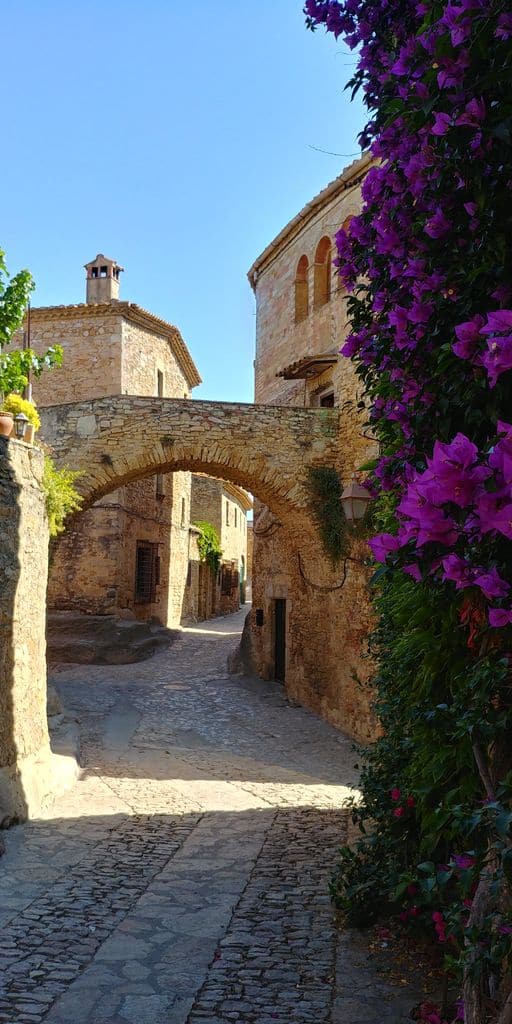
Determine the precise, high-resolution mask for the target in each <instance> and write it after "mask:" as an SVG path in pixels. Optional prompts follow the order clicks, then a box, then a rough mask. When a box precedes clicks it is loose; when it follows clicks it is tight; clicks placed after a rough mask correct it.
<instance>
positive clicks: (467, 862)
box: [452, 853, 475, 871]
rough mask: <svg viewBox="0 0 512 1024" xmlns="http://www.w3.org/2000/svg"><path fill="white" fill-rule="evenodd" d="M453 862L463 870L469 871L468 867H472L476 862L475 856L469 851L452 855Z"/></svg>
mask: <svg viewBox="0 0 512 1024" xmlns="http://www.w3.org/2000/svg"><path fill="white" fill-rule="evenodd" d="M452 860H453V863H454V864H455V867H456V868H459V869H460V870H461V871H467V870H468V868H472V867H473V866H474V863H475V858H474V857H471V856H470V855H469V854H468V853H456V854H455V855H454V856H453V857H452Z"/></svg>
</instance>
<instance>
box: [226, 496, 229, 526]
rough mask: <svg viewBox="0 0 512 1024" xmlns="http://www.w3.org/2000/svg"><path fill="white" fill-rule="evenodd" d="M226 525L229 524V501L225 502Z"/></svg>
mask: <svg viewBox="0 0 512 1024" xmlns="http://www.w3.org/2000/svg"><path fill="white" fill-rule="evenodd" d="M226 526H229V501H227V502H226Z"/></svg>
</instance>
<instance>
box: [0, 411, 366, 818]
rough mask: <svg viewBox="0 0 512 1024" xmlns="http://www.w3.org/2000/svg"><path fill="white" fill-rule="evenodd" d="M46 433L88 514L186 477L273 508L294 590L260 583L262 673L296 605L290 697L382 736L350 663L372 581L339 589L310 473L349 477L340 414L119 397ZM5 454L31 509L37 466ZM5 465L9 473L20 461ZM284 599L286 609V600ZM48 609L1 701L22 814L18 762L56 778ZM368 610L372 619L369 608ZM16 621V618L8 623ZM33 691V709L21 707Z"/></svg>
mask: <svg viewBox="0 0 512 1024" xmlns="http://www.w3.org/2000/svg"><path fill="white" fill-rule="evenodd" d="M41 434H42V437H43V439H44V440H45V441H46V442H47V443H48V444H49V445H50V446H51V448H52V449H53V453H54V456H55V458H56V461H57V462H58V463H59V464H61V465H67V466H69V467H70V468H73V469H79V470H80V471H81V474H82V475H81V477H80V480H79V484H78V486H79V490H80V491H81V492H82V495H83V498H84V508H87V507H89V506H91V505H92V504H94V502H95V501H97V500H98V499H99V498H101V497H102V496H104V495H106V494H108V493H109V492H110V491H113V490H115V489H116V488H118V487H120V486H122V485H123V484H125V483H129V482H130V481H134V480H137V479H139V478H142V477H144V476H149V475H151V474H155V473H172V472H174V471H178V470H192V471H198V472H203V473H206V474H208V475H211V476H217V477H220V478H224V479H227V480H231V481H233V482H234V483H236V484H239V485H241V486H242V487H245V488H246V489H247V490H249V491H251V492H252V493H254V494H255V495H256V496H257V497H258V498H259V500H260V501H261V502H262V503H264V504H265V505H266V506H268V508H269V509H270V511H271V513H272V517H271V518H272V520H273V524H274V526H273V527H272V530H270V531H268V539H269V540H270V541H271V542H272V538H273V542H274V543H278V544H279V545H280V548H281V551H283V550H284V551H285V552H286V563H287V566H288V570H289V571H288V575H287V578H286V580H281V581H274V582H273V583H272V582H271V583H270V584H269V583H268V581H267V583H266V585H265V587H264V588H262V587H261V586H260V587H259V588H258V581H257V576H256V574H255V578H254V595H253V596H254V603H255V606H256V611H257V614H256V615H254V616H253V617H252V620H251V622H250V623H249V627H248V631H247V636H246V638H245V640H246V645H245V646H246V647H247V646H248V648H249V651H250V655H251V659H250V660H251V663H252V665H253V667H254V670H255V671H256V672H257V673H258V674H259V675H261V676H262V677H263V678H268V677H269V676H271V672H272V670H271V667H270V661H269V658H270V655H269V650H270V648H271V646H272V629H273V625H272V609H273V606H274V602H275V601H276V600H286V601H287V616H288V617H289V618H288V620H287V659H288V660H287V671H286V685H287V689H288V692H289V693H290V695H291V696H293V697H295V698H296V699H298V700H299V701H300V702H301V703H303V704H305V705H307V706H309V707H311V708H313V709H314V710H316V711H318V712H319V713H320V714H322V715H323V716H324V717H325V718H327V719H328V720H330V721H332V722H334V724H336V725H339V726H341V727H342V728H345V729H346V730H347V731H349V732H351V733H352V734H353V735H355V736H357V737H358V738H368V736H369V734H370V733H371V731H372V729H373V721H370V718H371V716H370V715H369V712H368V699H367V698H366V697H363V698H360V697H358V696H357V695H356V694H355V689H356V688H355V686H354V683H353V666H352V664H351V660H350V659H351V658H352V656H353V655H354V652H355V651H356V650H358V648H359V646H360V643H361V640H362V639H364V636H365V634H366V629H367V622H365V621H364V614H363V615H359V616H358V614H355V610H356V607H357V602H358V600H360V599H361V598H362V589H363V587H364V578H362V576H361V573H359V574H358V573H356V572H354V573H352V574H351V573H349V577H348V579H347V587H346V588H345V590H344V591H343V596H342V600H341V601H340V595H339V588H336V586H335V578H336V575H337V570H336V569H335V568H333V566H332V565H331V563H330V562H329V559H328V558H327V557H326V555H325V552H324V550H323V547H322V543H321V540H320V535H319V531H318V526H317V522H316V518H315V509H314V508H313V507H312V504H311V495H310V490H309V486H308V484H309V478H308V474H309V471H310V469H312V468H314V467H317V466H334V467H336V468H337V469H338V470H339V471H340V474H341V475H342V476H343V475H344V473H343V466H342V465H340V462H341V450H340V443H339V440H340V439H339V413H338V411H337V410H335V409H321V410H318V409H310V408H308V409H302V408H296V407H276V406H256V405H242V404H238V403H237V404H231V403H230V404H228V403H216V402H202V401H190V400H177V399H163V398H138V397H133V396H119V397H112V398H104V399H99V400H92V401H86V402H80V403H70V404H67V405H58V406H51V407H47V408H45V409H44V410H43V411H42V431H41ZM5 444H6V446H7V447H6V452H7V454H9V452H10V453H12V455H13V457H14V461H15V462H16V460H18V461H20V459H21V462H20V466H19V467H18V468H17V470H16V473H14V475H13V474H11V476H12V481H11V478H10V477H9V473H7V480H6V488H7V490H9V488H11V490H10V494H9V496H8V499H9V500H8V502H7V504H9V501H10V503H11V504H14V505H15V506H16V508H21V507H22V506H23V503H24V502H26V501H27V500H28V499H27V494H24V488H25V487H27V488H28V487H30V486H33V481H32V480H31V479H29V477H30V473H29V471H28V470H27V467H26V466H25V468H24V469H23V467H22V466H21V463H23V465H25V462H26V459H25V462H24V456H23V452H24V451H26V446H25V445H20V444H19V443H18V442H12V441H9V442H5ZM18 449H20V451H19V452H18ZM40 458H41V456H40V453H38V452H36V451H35V450H33V459H34V460H35V461H36V462H37V459H40ZM11 461H12V460H11ZM29 461H30V460H29ZM4 462H5V463H6V465H7V464H8V463H9V458H7V460H5V459H4ZM20 467H21V468H20ZM27 474H28V476H27ZM345 475H346V474H345ZM4 497H5V496H4ZM4 505H5V501H4ZM38 508H39V510H40V512H39V515H40V519H41V538H42V543H41V544H40V545H39V548H38V552H39V554H38V558H40V560H41V565H36V564H32V565H31V566H30V572H31V573H32V574H33V575H34V576H35V575H37V576H38V578H39V579H40V580H45V579H46V570H47V566H46V558H45V555H46V550H45V530H46V526H45V523H44V510H43V508H42V502H39V505H38ZM24 522H26V520H24V516H23V515H22V514H21V515H19V516H18V517H17V518H16V519H15V520H13V529H14V532H13V531H11V533H13V536H12V537H10V538H9V539H7V540H6V551H7V559H9V558H10V559H11V571H12V573H13V575H14V578H15V580H14V582H15V583H16V581H18V582H19V581H21V580H22V579H23V580H25V582H26V580H27V564H26V560H25V559H24V555H23V551H24V544H25V541H24V537H23V534H24ZM276 524H277V526H276ZM43 563H44V564H43ZM304 570H306V571H304ZM29 575H30V574H29ZM313 581H316V584H315V582H313ZM277 583H279V587H280V588H281V589H279V588H278V589H279V593H278V590H276V585H275V584H277ZM283 587H284V590H283ZM284 591H286V598H283V596H282V593H284ZM37 603H38V607H37V614H36V615H35V617H32V619H30V620H27V621H26V622H24V621H23V619H19V620H17V621H16V622H15V623H14V626H13V630H14V632H13V634H12V636H10V642H11V641H12V645H14V646H16V645H17V646H18V649H19V650H21V651H24V652H27V651H28V653H27V655H26V657H25V658H24V661H23V663H22V662H21V661H20V660H18V663H17V666H16V665H14V667H12V666H11V668H12V670H11V669H9V668H8V669H7V670H6V672H5V673H4V678H2V679H1V680H0V690H3V693H0V698H1V700H2V701H3V702H4V704H6V706H8V707H9V708H10V710H11V711H12V715H11V718H10V721H11V725H12V722H13V721H14V720H16V721H17V722H18V726H19V730H20V735H19V737H18V741H17V743H16V744H14V747H13V743H12V736H11V737H10V738H9V737H8V736H7V737H6V750H8V751H9V756H10V755H11V754H13V752H14V754H15V761H14V762H13V761H12V760H11V762H10V763H7V762H6V761H5V758H4V764H1V763H0V773H1V770H2V769H6V770H7V776H8V779H9V780H10V783H9V785H10V784H11V783H12V787H13V790H16V786H18V796H16V794H15V798H14V800H13V806H16V807H17V808H18V812H20V811H21V812H22V811H23V806H22V805H23V799H20V798H19V790H20V787H21V791H22V792H24V793H25V794H26V792H27V784H26V783H25V782H24V781H23V779H22V778H21V776H20V771H19V763H18V762H19V760H20V758H22V757H25V767H26V766H27V765H28V761H27V757H26V756H25V755H27V756H29V761H30V765H32V768H30V765H29V767H28V768H27V771H28V773H29V775H30V772H31V771H32V774H33V773H34V771H36V772H37V773H38V774H39V777H40V778H42V777H43V775H44V770H45V769H44V767H43V766H42V762H41V758H40V756H39V754H40V750H39V749H38V748H37V742H38V741H37V740H36V739H35V738H34V737H37V736H39V739H41V738H42V739H41V743H42V744H43V746H44V748H45V750H47V732H46V708H45V705H44V703H43V697H44V679H42V678H41V673H42V671H43V670H42V668H41V664H40V660H41V659H40V658H39V660H38V661H37V665H36V662H35V661H34V662H33V663H32V662H31V654H30V651H31V649H37V650H38V651H40V650H41V649H43V650H44V610H45V609H44V607H41V603H43V605H44V602H41V597H40V595H39V596H38V598H37ZM361 607H363V608H364V599H361ZM11 611H12V609H11ZM8 614H9V613H8V610H7V617H8ZM359 619H360V620H361V621H359ZM14 634H16V636H15V635H14ZM247 641H248V642H247ZM34 645H35V646H34ZM355 656H356V657H358V656H359V655H358V654H357V655H355ZM22 660H23V659H22ZM16 672H18V673H21V675H22V676H23V685H22V687H21V690H20V689H19V687H17V684H16V680H15V678H14V677H15V675H16ZM31 678H32V679H33V680H34V685H33V686H32V688H31V684H30V679H31ZM21 692H22V693H23V698H22V700H23V702H25V706H22V702H21V698H20V697H19V696H17V694H20V693H21ZM20 702H21V703H20ZM20 722H21V723H22V724H21V725H20V724H19V723H20ZM23 723H25V724H23ZM25 741H27V743H25ZM24 744H25V746H24ZM27 744H28V746H27ZM14 748H15V749H14ZM41 749H42V748H41ZM23 751H25V754H23ZM0 753H1V752H0ZM34 766H35V767H34ZM49 774H50V776H51V772H50V773H49ZM0 781H1V780H0ZM25 804H26V808H27V809H28V811H29V813H32V811H33V810H34V808H35V807H36V806H37V794H36V796H35V797H34V799H32V798H31V799H30V800H26V801H25Z"/></svg>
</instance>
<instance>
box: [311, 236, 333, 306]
mask: <svg viewBox="0 0 512 1024" xmlns="http://www.w3.org/2000/svg"><path fill="white" fill-rule="evenodd" d="M330 297H331V239H330V238H327V237H326V236H324V238H321V239H320V241H319V243H318V245H317V247H316V254H315V295H314V306H315V309H320V306H325V303H326V302H329V299H330Z"/></svg>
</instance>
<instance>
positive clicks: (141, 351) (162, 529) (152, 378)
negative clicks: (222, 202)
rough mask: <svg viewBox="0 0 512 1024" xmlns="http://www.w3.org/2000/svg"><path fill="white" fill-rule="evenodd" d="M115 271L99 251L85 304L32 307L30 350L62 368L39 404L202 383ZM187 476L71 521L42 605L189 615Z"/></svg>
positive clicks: (172, 336)
mask: <svg viewBox="0 0 512 1024" xmlns="http://www.w3.org/2000/svg"><path fill="white" fill-rule="evenodd" d="M121 272H122V267H120V266H119V264H117V263H116V262H115V260H111V259H108V258H107V257H105V256H104V255H102V254H99V255H98V256H97V257H96V259H95V260H92V261H91V262H90V263H88V264H87V265H86V273H87V278H86V289H87V291H86V302H85V303H80V304H77V305H69V306H50V307H40V308H36V309H32V310H31V317H30V334H31V336H30V344H31V345H32V347H33V348H34V349H35V350H36V351H43V350H46V349H47V348H48V347H49V346H50V345H53V344H59V345H62V347H63V350H64V361H63V365H62V367H61V368H59V369H56V370H54V371H53V372H52V373H51V374H46V375H44V376H43V377H42V379H41V380H40V381H34V383H33V398H34V400H35V402H36V404H37V405H38V407H40V408H44V407H45V406H48V405H55V404H56V403H65V402H72V401H77V400H84V399H89V398H98V397H108V396H111V395H112V396H113V395H123V394H125V395H148V396H151V395H155V396H161V397H168V398H190V397H191V391H192V388H194V387H195V386H196V385H197V384H199V383H200V382H201V378H200V376H199V373H198V371H197V368H196V366H195V364H194V362H193V360H192V357H191V355H190V353H189V351H188V348H187V346H186V344H185V342H184V341H183V338H182V336H181V334H180V332H179V330H178V329H177V328H176V327H174V326H173V325H172V324H169V323H167V322H166V321H165V320H161V319H160V318H159V317H157V316H155V315H154V314H153V313H149V312H148V311H147V310H145V309H142V307H141V306H138V305H137V304H136V303H133V302H125V301H121V300H120V298H119V277H120V274H121ZM17 340H18V343H19V344H21V335H20V336H19V337H18V339H17ZM84 429H85V428H84ZM140 430H141V431H144V422H143V421H142V420H141V423H140ZM190 480H191V474H190V473H188V472H177V473H173V474H168V475H166V476H164V475H161V474H160V475H156V476H150V477H146V478H144V479H141V480H138V481H136V482H134V483H128V484H126V485H125V486H124V487H122V488H119V489H118V490H116V491H113V492H112V493H110V494H108V495H107V496H106V497H104V498H102V499H101V500H100V501H98V502H97V503H96V504H95V505H94V506H93V507H92V508H89V509H87V510H86V511H85V512H84V513H83V514H81V515H80V516H79V517H77V519H76V521H75V522H74V523H73V524H71V526H70V528H69V529H68V530H67V531H66V533H65V534H64V535H63V536H62V538H61V539H60V541H59V543H58V545H57V547H56V550H55V554H54V558H53V562H52V566H51V571H50V579H49V586H48V605H49V608H50V609H53V610H67V611H74V612H85V613H88V614H95V615H107V614H114V615H119V614H121V615H123V614H126V613H127V611H128V610H129V612H130V613H131V614H133V615H135V616H136V618H138V619H150V618H156V619H157V620H158V621H159V622H161V623H162V624H163V625H166V626H174V625H177V624H179V622H180V620H181V618H182V615H183V614H184V613H185V614H186V613H187V610H188V609H187V605H188V595H187V576H188V564H189V558H190V552H191V550H192V552H193V551H194V545H195V550H197V545H196V544H195V539H194V534H193V533H192V534H191V532H190Z"/></svg>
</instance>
